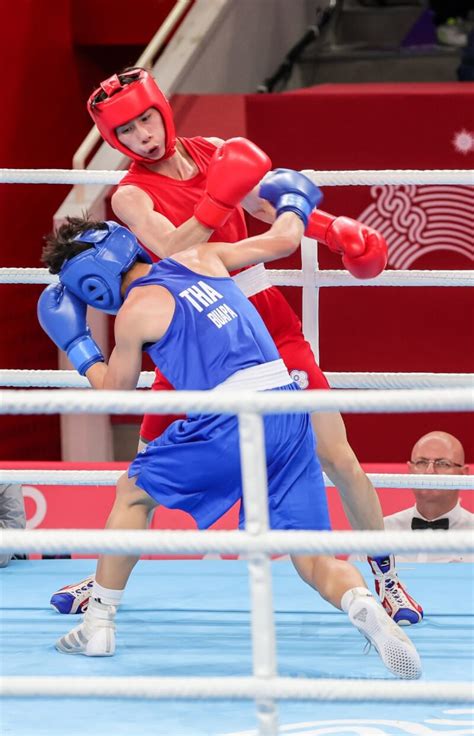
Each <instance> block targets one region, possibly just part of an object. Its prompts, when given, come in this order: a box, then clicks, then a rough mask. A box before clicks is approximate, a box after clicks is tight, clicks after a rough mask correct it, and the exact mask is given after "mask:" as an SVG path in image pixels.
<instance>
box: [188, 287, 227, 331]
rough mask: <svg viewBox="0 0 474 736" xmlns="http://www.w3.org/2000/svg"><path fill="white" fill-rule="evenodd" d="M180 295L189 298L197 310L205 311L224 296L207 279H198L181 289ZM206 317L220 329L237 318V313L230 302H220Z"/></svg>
mask: <svg viewBox="0 0 474 736" xmlns="http://www.w3.org/2000/svg"><path fill="white" fill-rule="evenodd" d="M179 296H180V297H182V298H183V299H187V301H188V302H189V303H190V304H191V305H192V306H193V307H194V309H195V310H196V311H197V312H204V310H206V309H208V307H211V306H212V305H213V304H215V303H216V302H218V301H219V299H223V298H224V297H223V295H222V294H220V293H219V292H218V291H216V289H214V288H213V287H212V286H210V285H209V284H206V282H205V281H198V282H197V283H196V284H192V286H188V288H187V289H183V291H180V293H179ZM206 317H207V318H208V319H210V320H211V322H212V323H213V324H214V325H215V326H216V327H217V328H218V329H219V330H220V328H221V327H223V326H224V325H226V324H227V323H228V322H231V320H233V319H235V318H236V317H237V314H236V313H235V312H234V310H233V309H231V307H229V306H228V304H219V305H218V306H217V307H215V309H212V310H211V311H210V312H207V313H206Z"/></svg>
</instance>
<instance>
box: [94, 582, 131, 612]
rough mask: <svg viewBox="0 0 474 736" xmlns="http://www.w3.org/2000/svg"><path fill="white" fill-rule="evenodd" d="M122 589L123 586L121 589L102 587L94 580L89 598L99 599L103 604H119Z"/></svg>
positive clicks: (122, 592)
mask: <svg viewBox="0 0 474 736" xmlns="http://www.w3.org/2000/svg"><path fill="white" fill-rule="evenodd" d="M124 591H125V589H124V588H123V589H122V590H114V589H113V588H103V587H102V585H99V583H98V582H97V580H95V581H94V586H93V588H92V593H91V598H94V600H97V601H99V603H102V604H103V605H104V606H119V605H120V601H121V600H122V596H123V594H124Z"/></svg>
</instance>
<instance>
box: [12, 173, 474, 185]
mask: <svg viewBox="0 0 474 736" xmlns="http://www.w3.org/2000/svg"><path fill="white" fill-rule="evenodd" d="M126 173H127V172H126V171H104V170H94V169H0V184H106V185H114V184H118V183H119V182H120V181H121V180H122V179H123V177H124V176H125V174H126ZM302 173H303V174H305V175H306V176H307V177H308V178H309V179H311V180H312V181H314V182H315V184H317V185H318V186H321V187H322V186H325V187H337V186H372V185H374V184H389V185H390V184H391V185H400V184H460V185H467V186H469V185H474V171H473V170H472V169H380V170H378V169H377V170H376V169H372V170H355V171H345V170H341V171H315V170H314V169H302Z"/></svg>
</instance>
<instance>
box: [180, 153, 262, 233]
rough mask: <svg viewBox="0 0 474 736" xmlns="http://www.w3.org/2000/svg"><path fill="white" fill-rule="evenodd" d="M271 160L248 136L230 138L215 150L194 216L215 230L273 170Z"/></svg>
mask: <svg viewBox="0 0 474 736" xmlns="http://www.w3.org/2000/svg"><path fill="white" fill-rule="evenodd" d="M271 165H272V162H271V161H270V159H269V158H268V156H267V154H266V153H264V152H263V151H262V150H260V148H259V147H258V146H256V145H255V144H254V143H252V142H251V141H248V140H247V139H246V138H229V140H228V141H226V142H225V143H223V144H222V146H221V147H220V148H218V149H217V151H216V152H215V153H214V155H213V157H212V159H211V161H210V163H209V168H208V172H207V184H206V192H205V194H204V196H203V197H202V199H201V201H200V202H198V204H197V205H196V209H195V210H194V216H195V218H196V219H197V220H199V222H200V223H201V224H202V225H204V226H205V227H208V228H211V230H215V229H216V228H218V227H221V225H224V223H225V222H226V221H227V220H228V218H229V217H230V215H231V214H232V211H233V209H234V207H236V206H237V205H238V204H239V203H240V202H241V201H242V200H243V199H244V197H246V196H247V194H248V193H249V192H250V191H251V190H252V189H253V188H254V187H255V186H256V185H257V184H258V183H259V181H260V180H261V179H262V177H263V176H265V174H266V173H267V171H269V170H270V168H271Z"/></svg>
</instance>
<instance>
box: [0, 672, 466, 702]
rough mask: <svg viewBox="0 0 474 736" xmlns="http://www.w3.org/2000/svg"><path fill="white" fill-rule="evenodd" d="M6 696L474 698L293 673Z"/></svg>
mask: <svg viewBox="0 0 474 736" xmlns="http://www.w3.org/2000/svg"><path fill="white" fill-rule="evenodd" d="M0 695H1V696H2V697H38V696H39V697H55V698H66V697H67V698H89V697H94V698H95V697H100V698H119V697H120V698H127V699H129V698H145V699H147V700H155V699H159V698H161V699H163V698H172V699H175V698H176V699H185V698H207V699H222V698H225V699H228V700H255V699H260V698H262V699H266V698H274V699H276V700H320V701H324V702H331V701H332V702H334V701H346V702H365V701H372V702H392V703H393V702H404V703H409V702H416V703H419V702H422V703H434V702H439V701H445V702H449V703H471V702H472V701H473V699H474V696H473V690H472V687H471V685H470V683H468V682H463V681H461V682H415V681H410V682H403V681H396V680H393V681H392V680H390V681H389V682H384V681H377V680H370V681H369V680H352V681H351V680H342V681H341V680H333V679H320V680H319V679H309V678H308V679H306V678H304V679H303V678H299V679H296V678H291V677H271V678H268V679H267V678H265V679H264V678H260V677H55V676H49V675H48V676H45V677H38V676H30V677H24V676H18V675H14V676H13V677H1V678H0Z"/></svg>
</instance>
